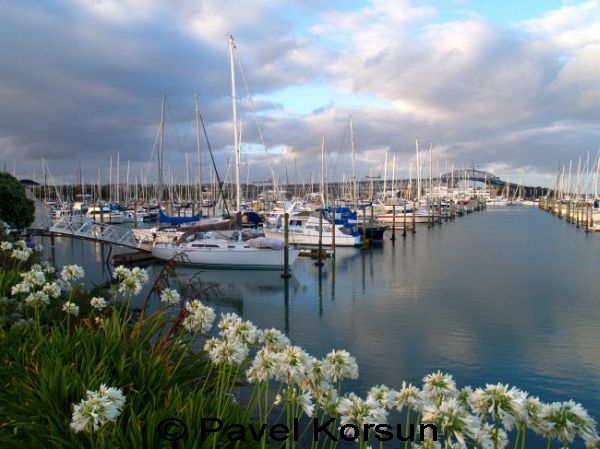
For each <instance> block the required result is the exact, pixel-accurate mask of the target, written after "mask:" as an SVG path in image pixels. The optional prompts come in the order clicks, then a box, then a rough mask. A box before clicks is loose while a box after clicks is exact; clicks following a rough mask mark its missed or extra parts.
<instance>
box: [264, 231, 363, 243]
mask: <svg viewBox="0 0 600 449" xmlns="http://www.w3.org/2000/svg"><path fill="white" fill-rule="evenodd" d="M265 237H267V238H269V239H277V240H283V239H284V232H283V230H279V229H265ZM288 241H289V243H290V245H310V246H318V245H319V234H318V232H317V231H315V232H314V233H313V232H309V231H307V230H300V229H298V230H295V229H293V227H290V229H289V233H288ZM361 244H362V240H361V238H360V236H357V237H354V236H352V235H347V234H341V233H340V234H336V235H335V246H360V245H361ZM322 245H323V246H333V239H332V237H331V233H330V232H325V233H323V236H322Z"/></svg>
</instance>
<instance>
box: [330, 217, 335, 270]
mask: <svg viewBox="0 0 600 449" xmlns="http://www.w3.org/2000/svg"><path fill="white" fill-rule="evenodd" d="M331 250H332V254H331V257H333V258H334V259H335V207H334V208H333V216H332V217H331Z"/></svg>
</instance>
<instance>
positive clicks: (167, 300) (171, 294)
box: [160, 288, 181, 306]
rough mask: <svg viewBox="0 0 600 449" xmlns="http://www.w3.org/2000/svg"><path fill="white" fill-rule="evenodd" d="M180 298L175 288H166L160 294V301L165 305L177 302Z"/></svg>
mask: <svg viewBox="0 0 600 449" xmlns="http://www.w3.org/2000/svg"><path fill="white" fill-rule="evenodd" d="M180 300H181V296H180V295H179V293H178V292H177V290H173V289H170V288H166V289H164V290H163V291H162V293H161V294H160V302H162V303H163V304H164V305H166V306H172V305H175V304H179V301H180Z"/></svg>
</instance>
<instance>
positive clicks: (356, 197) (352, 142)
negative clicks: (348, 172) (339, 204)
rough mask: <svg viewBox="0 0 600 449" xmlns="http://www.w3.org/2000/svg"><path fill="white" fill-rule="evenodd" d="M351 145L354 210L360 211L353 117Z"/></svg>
mask: <svg viewBox="0 0 600 449" xmlns="http://www.w3.org/2000/svg"><path fill="white" fill-rule="evenodd" d="M350 144H351V145H352V197H353V199H354V209H355V210H357V209H358V191H357V190H356V154H355V152H354V126H353V123H352V116H350Z"/></svg>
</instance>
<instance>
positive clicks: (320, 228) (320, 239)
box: [315, 209, 323, 267]
mask: <svg viewBox="0 0 600 449" xmlns="http://www.w3.org/2000/svg"><path fill="white" fill-rule="evenodd" d="M315 265H316V266H317V267H322V266H323V210H322V209H321V210H320V211H319V255H318V259H317V261H316V262H315Z"/></svg>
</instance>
